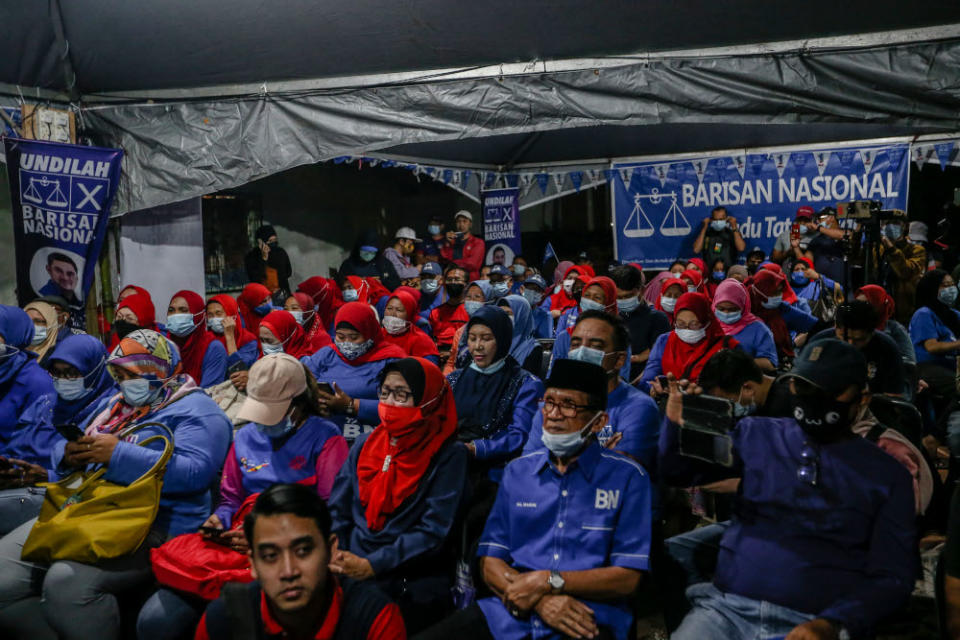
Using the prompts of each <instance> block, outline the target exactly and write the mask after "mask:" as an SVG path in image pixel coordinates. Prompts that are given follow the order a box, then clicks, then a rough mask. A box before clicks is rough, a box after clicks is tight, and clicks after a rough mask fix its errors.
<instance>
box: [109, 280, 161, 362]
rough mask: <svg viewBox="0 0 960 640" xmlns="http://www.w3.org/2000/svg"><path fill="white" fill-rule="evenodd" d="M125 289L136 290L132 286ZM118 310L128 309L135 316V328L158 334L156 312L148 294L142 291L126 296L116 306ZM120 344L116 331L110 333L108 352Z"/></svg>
mask: <svg viewBox="0 0 960 640" xmlns="http://www.w3.org/2000/svg"><path fill="white" fill-rule="evenodd" d="M124 288H125V289H131V288H137V289H139V287H133V286H132V285H130V286H127V287H124ZM120 309H130V311H133V313H134V314H136V316H137V326H139V327H140V328H141V329H152V330H154V331H156V332H157V333H159V332H160V327H158V326H157V318H156V315H157V312H156V310H154V308H153V300H151V299H150V294H149V293H147V292H146V289H144V293H134V294H132V295H129V296H127V297H126V298H124V299H123V300H121V301H120V304H118V305H117V311H120ZM118 344H120V338H119V337H118V336H117V332H116V331H111V332H110V351H113V350H114V349H115V348H116V347H117V345H118Z"/></svg>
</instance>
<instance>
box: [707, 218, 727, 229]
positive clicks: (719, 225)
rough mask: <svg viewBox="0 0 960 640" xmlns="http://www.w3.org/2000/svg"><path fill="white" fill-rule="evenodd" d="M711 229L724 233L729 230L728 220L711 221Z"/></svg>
mask: <svg viewBox="0 0 960 640" xmlns="http://www.w3.org/2000/svg"><path fill="white" fill-rule="evenodd" d="M710 227H711V228H712V229H713V230H714V231H723V230H724V229H726V228H727V221H726V220H711V221H710Z"/></svg>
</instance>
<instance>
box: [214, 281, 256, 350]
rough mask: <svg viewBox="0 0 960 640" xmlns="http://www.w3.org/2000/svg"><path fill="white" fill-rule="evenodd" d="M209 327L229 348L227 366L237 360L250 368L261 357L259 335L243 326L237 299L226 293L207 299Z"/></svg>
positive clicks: (226, 347)
mask: <svg viewBox="0 0 960 640" xmlns="http://www.w3.org/2000/svg"><path fill="white" fill-rule="evenodd" d="M207 329H209V330H210V333H211V334H213V338H214V339H215V340H217V341H218V342H219V343H220V344H222V345H223V346H224V348H225V349H226V350H227V368H228V369H229V368H230V366H231V365H232V364H233V363H234V362H237V361H240V362H243V364H244V365H246V367H247V368H248V369H249V368H250V367H251V366H253V363H254V362H256V360H257V358H259V357H260V344H259V343H258V342H257V336H255V335H253V334H252V333H250V332H249V331H247V330H246V329H244V328H243V325H242V324H241V323H240V308H239V307H238V306H237V301H236V300H234V299H233V298H231V297H230V296H228V295H226V294H223V293H221V294H218V295H215V296H213V297H211V298H210V299H209V300H207Z"/></svg>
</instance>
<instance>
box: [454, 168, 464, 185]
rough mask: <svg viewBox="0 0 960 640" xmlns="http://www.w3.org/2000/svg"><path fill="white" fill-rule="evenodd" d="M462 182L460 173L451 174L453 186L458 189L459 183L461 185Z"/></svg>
mask: <svg viewBox="0 0 960 640" xmlns="http://www.w3.org/2000/svg"><path fill="white" fill-rule="evenodd" d="M462 181H463V173H461V172H460V171H454V172H453V184H454V185H455V186H458V187H459V186H460V183H461V182H462Z"/></svg>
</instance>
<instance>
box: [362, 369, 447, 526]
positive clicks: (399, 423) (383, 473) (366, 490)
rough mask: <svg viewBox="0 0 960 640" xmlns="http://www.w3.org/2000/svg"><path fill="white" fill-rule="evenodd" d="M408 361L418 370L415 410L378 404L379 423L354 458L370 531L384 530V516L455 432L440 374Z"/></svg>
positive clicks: (409, 491) (413, 486) (410, 489)
mask: <svg viewBox="0 0 960 640" xmlns="http://www.w3.org/2000/svg"><path fill="white" fill-rule="evenodd" d="M408 360H413V361H415V362H416V364H417V365H419V366H420V368H421V369H423V378H424V387H423V397H422V398H421V401H420V403H419V406H416V407H395V406H392V405H386V404H383V403H380V407H379V412H380V424H379V426H377V428H376V429H374V430H373V432H372V433H371V434H370V436H369V437H368V438H367V441H366V442H364V444H363V449H361V450H360V455H359V456H358V457H357V484H358V487H359V492H358V493H359V497H360V504H362V505H363V506H364V508H365V510H366V516H367V527H368V528H369V529H370V530H371V531H380V530H381V529H383V526H384V525H385V524H386V521H387V517H388V516H389V515H390V514H391V513H393V512H394V511H396V510H397V508H398V507H399V506H400V505H401V504H403V501H404V500H406V499H407V498H409V497H410V496H411V495H413V494H414V492H416V490H417V487H418V486H419V485H420V480H421V478H423V475H424V474H425V473H426V472H427V469H429V468H430V463H431V462H432V461H433V457H434V456H435V455H436V454H437V452H438V451H439V450H440V448H441V447H442V446H443V445H444V444H446V443H447V442H449V441H450V440H451V439H452V438H453V437H454V434H455V433H456V430H457V407H456V405H455V404H454V401H453V392H451V391H450V385H449V384H448V383H447V380H446V378H444V377H443V374H442V373H441V372H440V369H438V368H437V365H435V364H433V363H432V362H430V361H428V360H424V359H423V358H409V359H408ZM388 366H389V365H388ZM412 386H413V385H412V384H411V387H412Z"/></svg>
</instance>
